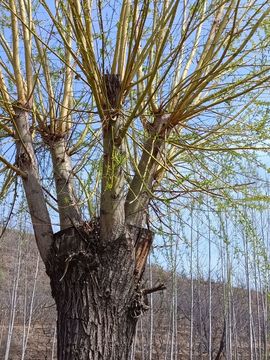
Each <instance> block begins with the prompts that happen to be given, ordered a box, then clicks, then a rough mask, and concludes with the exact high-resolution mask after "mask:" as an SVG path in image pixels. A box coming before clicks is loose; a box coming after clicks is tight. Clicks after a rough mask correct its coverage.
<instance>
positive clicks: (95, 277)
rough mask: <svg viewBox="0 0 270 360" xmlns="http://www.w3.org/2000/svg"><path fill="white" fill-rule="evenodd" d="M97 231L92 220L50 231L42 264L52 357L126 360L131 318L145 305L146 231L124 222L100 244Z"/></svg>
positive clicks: (148, 235)
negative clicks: (49, 302) (50, 310)
mask: <svg viewBox="0 0 270 360" xmlns="http://www.w3.org/2000/svg"><path fill="white" fill-rule="evenodd" d="M99 234H100V229H99V221H97V220H93V221H91V222H90V223H85V224H84V225H83V226H80V227H79V228H75V227H71V228H68V229H65V230H62V231H60V232H58V233H57V234H55V236H54V242H53V245H52V247H51V252H50V256H49V258H48V262H47V269H48V275H49V276H50V279H51V288H52V295H53V297H54V299H55V302H56V306H57V312H58V317H57V342H58V345H57V347H58V349H57V353H58V360H71V359H72V360H75V359H80V360H84V359H93V360H100V359H103V360H109V359H110V360H113V359H115V360H128V359H129V354H130V350H131V345H132V341H133V338H134V335H135V329H136V323H137V319H138V317H139V316H140V315H141V314H142V313H143V312H144V311H145V310H147V308H148V307H147V304H146V303H147V301H146V299H145V298H146V296H147V295H146V293H145V292H144V291H143V289H141V284H140V280H141V277H142V274H143V271H144V267H145V262H146V259H147V255H148V253H149V250H150V246H151V242H152V233H151V232H150V231H149V230H146V229H139V228H135V227H127V228H126V229H125V231H124V233H122V235H121V236H120V237H119V238H118V239H116V240H115V241H112V242H109V243H107V244H105V245H104V243H102V242H101V241H100V236H99Z"/></svg>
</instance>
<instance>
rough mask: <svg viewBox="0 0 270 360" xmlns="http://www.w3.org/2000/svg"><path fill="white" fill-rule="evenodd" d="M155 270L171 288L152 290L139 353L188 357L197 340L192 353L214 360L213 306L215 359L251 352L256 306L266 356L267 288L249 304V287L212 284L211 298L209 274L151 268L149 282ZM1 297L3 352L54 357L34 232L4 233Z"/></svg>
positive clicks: (30, 359) (257, 337)
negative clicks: (195, 276) (190, 275)
mask: <svg viewBox="0 0 270 360" xmlns="http://www.w3.org/2000/svg"><path fill="white" fill-rule="evenodd" d="M150 275H151V276H150ZM150 277H151V278H152V286H154V285H155V284H157V283H159V282H164V283H166V285H167V290H166V291H164V292H161V293H156V294H153V295H152V297H149V305H151V308H150V310H149V311H147V312H146V313H145V315H144V316H143V317H142V318H141V319H139V322H138V330H137V336H136V343H135V344H134V349H133V359H136V360H143V359H144V360H148V359H150V358H151V359H152V360H159V359H160V360H162V359H164V360H165V359H170V360H171V359H174V360H176V359H177V360H178V359H179V360H180V359H183V360H184V359H189V354H190V348H191V339H192V359H208V358H209V344H210V341H209V333H210V322H209V309H210V308H211V313H212V315H211V333H212V337H211V349H212V351H211V358H212V359H215V360H218V359H225V358H228V357H225V354H226V352H227V353H228V352H230V353H231V354H232V357H231V359H250V345H249V343H250V342H249V338H250V316H251V315H250V313H251V311H252V351H253V353H254V359H266V357H263V356H264V354H267V351H269V350H268V349H267V347H268V345H267V338H266V336H265V335H264V334H265V333H266V331H265V327H266V326H268V328H269V325H270V324H269V321H268V319H265V314H266V313H267V308H265V301H264V299H265V297H264V295H263V294H258V293H255V292H252V293H251V295H250V296H251V297H250V300H251V302H250V304H251V307H249V303H248V293H247V291H246V290H245V289H241V288H233V289H228V287H227V286H225V285H224V284H222V283H211V294H212V297H211V303H210V301H209V283H208V282H206V281H205V280H203V279H201V280H198V279H197V280H194V281H193V283H192V282H191V280H190V279H187V278H183V277H180V276H178V277H177V278H173V276H172V274H171V273H169V272H165V271H164V270H163V269H161V268H160V267H158V266H153V267H152V268H151V269H150V268H148V269H147V270H146V277H145V282H146V287H149V286H150V281H149V278H150ZM147 278H148V279H147ZM173 283H174V284H175V285H176V286H172V284H173ZM228 292H230V296H228ZM192 294H193V295H192ZM0 298H1V301H0V311H1V318H0V358H1V359H5V356H6V359H10V360H17V359H25V360H42V359H51V360H53V359H56V357H55V352H56V343H55V315H56V313H55V305H54V302H53V299H52V298H51V294H50V287H49V279H48V277H47V276H46V274H45V271H44V266H43V264H42V262H41V261H39V260H38V254H37V249H36V245H35V243H34V240H33V238H32V236H30V235H27V234H25V235H24V236H21V235H20V234H19V233H18V232H16V231H12V230H8V231H7V232H6V233H5V236H4V237H3V238H2V239H1V240H0ZM192 298H193V307H192V306H191V299H192ZM210 305H211V306H210ZM191 320H192V321H191ZM267 321H268V322H267ZM255 355H256V357H255Z"/></svg>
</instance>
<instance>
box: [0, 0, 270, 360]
mask: <svg viewBox="0 0 270 360" xmlns="http://www.w3.org/2000/svg"><path fill="white" fill-rule="evenodd" d="M0 6H1V14H2V15H1V32H0V45H1V50H0V55H1V62H0V65H1V67H0V72H1V73H0V105H1V125H0V136H1V152H2V154H1V157H0V160H1V163H2V167H1V174H2V178H1V181H2V191H1V196H2V198H3V197H4V196H8V195H9V196H10V193H11V192H12V191H13V190H14V187H15V188H17V182H18V179H20V181H21V183H22V185H23V189H24V194H25V198H26V202H27V204H28V209H29V214H30V216H31V220H32V225H33V229H34V233H35V238H36V242H37V246H38V248H39V251H40V255H41V257H42V259H43V261H44V263H45V266H46V271H47V274H48V275H49V277H50V279H51V288H52V295H53V297H54V299H55V302H56V305H57V312H58V322H57V323H58V326H57V329H58V330H57V332H58V337H57V340H58V359H59V360H60V359H65V360H67V359H119V360H120V359H128V358H129V354H130V348H131V344H132V340H133V338H134V334H135V328H136V323H137V319H138V317H139V316H140V315H141V314H142V313H143V312H144V311H145V310H146V309H147V308H148V305H147V294H149V293H151V292H154V291H157V290H160V289H162V288H163V286H162V285H160V286H157V287H156V288H153V289H146V288H144V287H143V285H142V282H141V279H142V275H143V272H144V267H145V263H146V259H147V256H148V254H149V251H150V248H151V244H152V240H153V233H152V232H151V230H150V227H149V223H150V221H151V216H152V213H151V211H150V204H151V202H152V201H155V203H156V204H162V202H164V201H165V203H166V204H168V202H170V201H173V200H176V199H178V198H179V197H182V196H187V195H188V194H192V193H194V192H195V191H198V192H206V193H208V194H211V193H212V192H213V190H211V189H212V188H213V187H214V188H215V192H217V191H218V188H220V189H224V181H223V179H221V178H220V173H221V169H220V168H219V167H217V168H216V169H215V171H214V172H211V171H210V170H209V171H208V169H207V166H206V164H207V162H204V157H205V156H206V157H209V154H210V153H211V152H213V153H215V152H220V151H225V152H228V151H230V152H231V153H232V151H234V152H235V153H237V152H238V153H237V154H238V155H237V156H239V154H240V155H241V151H243V150H245V149H254V148H258V147H260V146H261V145H262V141H263V140H264V135H262V134H263V129H264V128H265V125H266V121H264V120H262V121H257V119H256V118H255V117H253V118H250V117H248V116H247V110H248V109H250V108H251V107H252V106H251V105H252V104H253V102H254V101H255V99H260V100H261V99H262V96H263V92H264V87H265V83H266V82H267V80H269V79H270V73H269V66H268V65H267V59H265V57H264V56H263V49H264V48H265V46H267V45H268V39H267V31H266V30H267V29H268V21H269V13H270V5H269V3H268V1H260V2H259V1H241V0H238V1H234V0H230V1H228V0H215V1H214V0H212V1H201V0H197V1H195V0H183V1H176V0H174V1H169V0H168V1H159V0H157V1H142V2H140V1H136V0H134V1H131V0H124V1H121V2H119V3H117V2H114V3H110V2H109V3H103V2H102V1H90V0H84V1H80V0H66V1H55V2H53V1H49V0H47V1H45V0H40V1H30V0H28V1H24V0H3V1H2V2H1V5H0ZM243 134H244V135H245V136H243ZM198 168H200V169H201V170H200V172H198V171H197V169H198ZM173 204H174V202H172V205H171V206H173ZM176 206H177V203H176ZM55 213H57V214H58V216H59V221H58V223H59V226H60V231H58V232H55V231H56V230H55V228H54V227H53V223H54V221H55ZM157 214H158V212H157ZM160 221H162V219H161V218H160ZM54 232H55V233H54Z"/></svg>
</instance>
